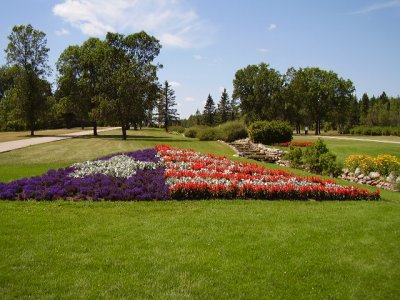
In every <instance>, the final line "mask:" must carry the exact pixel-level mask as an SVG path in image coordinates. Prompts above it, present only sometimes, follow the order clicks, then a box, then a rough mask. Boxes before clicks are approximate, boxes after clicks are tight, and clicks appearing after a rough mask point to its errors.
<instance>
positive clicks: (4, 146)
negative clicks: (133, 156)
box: [0, 127, 120, 153]
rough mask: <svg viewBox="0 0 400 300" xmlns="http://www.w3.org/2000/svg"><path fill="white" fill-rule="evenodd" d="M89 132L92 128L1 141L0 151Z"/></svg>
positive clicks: (88, 133) (100, 130) (113, 128)
mask: <svg viewBox="0 0 400 300" xmlns="http://www.w3.org/2000/svg"><path fill="white" fill-rule="evenodd" d="M115 129H120V127H110V128H104V129H99V130H97V132H103V131H109V130H115ZM90 134H93V130H84V131H78V132H72V133H65V134H59V135H55V136H44V137H34V138H29V139H24V140H17V141H9V142H3V143H0V153H1V152H8V151H11V150H15V149H20V148H25V147H29V146H32V145H38V144H43V143H50V142H55V141H61V140H65V139H71V138H75V137H79V136H83V135H90Z"/></svg>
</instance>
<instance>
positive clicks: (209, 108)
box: [203, 94, 215, 126]
mask: <svg viewBox="0 0 400 300" xmlns="http://www.w3.org/2000/svg"><path fill="white" fill-rule="evenodd" d="M203 122H204V124H205V125H208V126H213V125H214V124H215V103H214V100H213V98H212V97H211V95H210V94H208V97H207V101H206V105H205V106H204V110H203Z"/></svg>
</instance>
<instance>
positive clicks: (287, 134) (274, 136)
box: [249, 121, 293, 145]
mask: <svg viewBox="0 0 400 300" xmlns="http://www.w3.org/2000/svg"><path fill="white" fill-rule="evenodd" d="M249 136H250V139H251V140H252V141H253V142H255V143H262V144H265V145H271V144H275V143H284V142H290V141H291V140H292V137H293V129H292V126H291V125H290V124H289V123H287V122H284V121H271V122H266V121H257V122H254V123H252V124H251V125H250V126H249Z"/></svg>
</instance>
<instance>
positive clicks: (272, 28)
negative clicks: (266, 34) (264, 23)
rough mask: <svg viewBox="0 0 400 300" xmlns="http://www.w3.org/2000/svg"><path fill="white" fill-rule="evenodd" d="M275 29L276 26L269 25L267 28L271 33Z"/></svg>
mask: <svg viewBox="0 0 400 300" xmlns="http://www.w3.org/2000/svg"><path fill="white" fill-rule="evenodd" d="M275 29H276V24H269V26H268V30H269V31H273V30H275Z"/></svg>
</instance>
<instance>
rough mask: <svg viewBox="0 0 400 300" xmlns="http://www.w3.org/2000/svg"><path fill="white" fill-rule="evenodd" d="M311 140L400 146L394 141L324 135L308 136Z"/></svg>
mask: <svg viewBox="0 0 400 300" xmlns="http://www.w3.org/2000/svg"><path fill="white" fill-rule="evenodd" d="M307 137H311V138H324V139H336V140H350V141H364V142H377V143H388V144H400V142H395V141H381V140H373V139H362V138H352V137H338V136H326V135H320V136H318V135H308V136H307Z"/></svg>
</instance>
